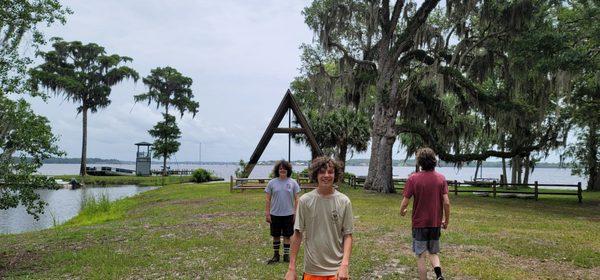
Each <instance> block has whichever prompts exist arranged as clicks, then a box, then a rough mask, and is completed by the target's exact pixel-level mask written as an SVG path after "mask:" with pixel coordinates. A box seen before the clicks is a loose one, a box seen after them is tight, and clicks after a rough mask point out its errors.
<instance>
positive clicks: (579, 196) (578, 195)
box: [577, 182, 589, 203]
mask: <svg viewBox="0 0 600 280" xmlns="http://www.w3.org/2000/svg"><path fill="white" fill-rule="evenodd" d="M588 187H589V185H588ZM577 198H578V199H579V203H581V202H582V200H583V197H582V196H581V182H577Z"/></svg>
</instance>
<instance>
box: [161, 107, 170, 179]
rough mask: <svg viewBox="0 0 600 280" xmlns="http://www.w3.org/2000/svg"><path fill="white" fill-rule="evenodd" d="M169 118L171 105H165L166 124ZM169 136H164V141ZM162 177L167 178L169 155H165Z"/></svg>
mask: <svg viewBox="0 0 600 280" xmlns="http://www.w3.org/2000/svg"><path fill="white" fill-rule="evenodd" d="M168 116H169V103H167V104H165V124H166V123H167V117H168ZM166 138H167V136H166V135H163V140H164V141H165V142H167V141H166ZM162 175H163V177H164V176H167V153H163V170H162Z"/></svg>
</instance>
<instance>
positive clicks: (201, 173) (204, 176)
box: [192, 168, 211, 183]
mask: <svg viewBox="0 0 600 280" xmlns="http://www.w3.org/2000/svg"><path fill="white" fill-rule="evenodd" d="M210 175H211V174H210V172H209V171H207V170H206V169H202V168H198V169H196V170H194V173H192V178H193V179H194V182H196V183H204V182H208V181H210Z"/></svg>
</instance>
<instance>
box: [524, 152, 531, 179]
mask: <svg viewBox="0 0 600 280" xmlns="http://www.w3.org/2000/svg"><path fill="white" fill-rule="evenodd" d="M530 157H531V156H530V155H527V156H526V157H525V159H524V160H523V161H524V163H523V165H525V174H524V175H523V184H524V185H527V184H528V183H529V171H530V170H531V169H530V166H529V165H530V164H531V161H530V159H529V158H530Z"/></svg>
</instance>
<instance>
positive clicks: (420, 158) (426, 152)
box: [417, 148, 437, 170]
mask: <svg viewBox="0 0 600 280" xmlns="http://www.w3.org/2000/svg"><path fill="white" fill-rule="evenodd" d="M417 164H418V165H419V166H420V167H421V168H422V169H423V170H433V169H435V166H436V165H437V159H436V157H435V152H434V151H433V150H432V149H430V148H421V149H419V150H417Z"/></svg>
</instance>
